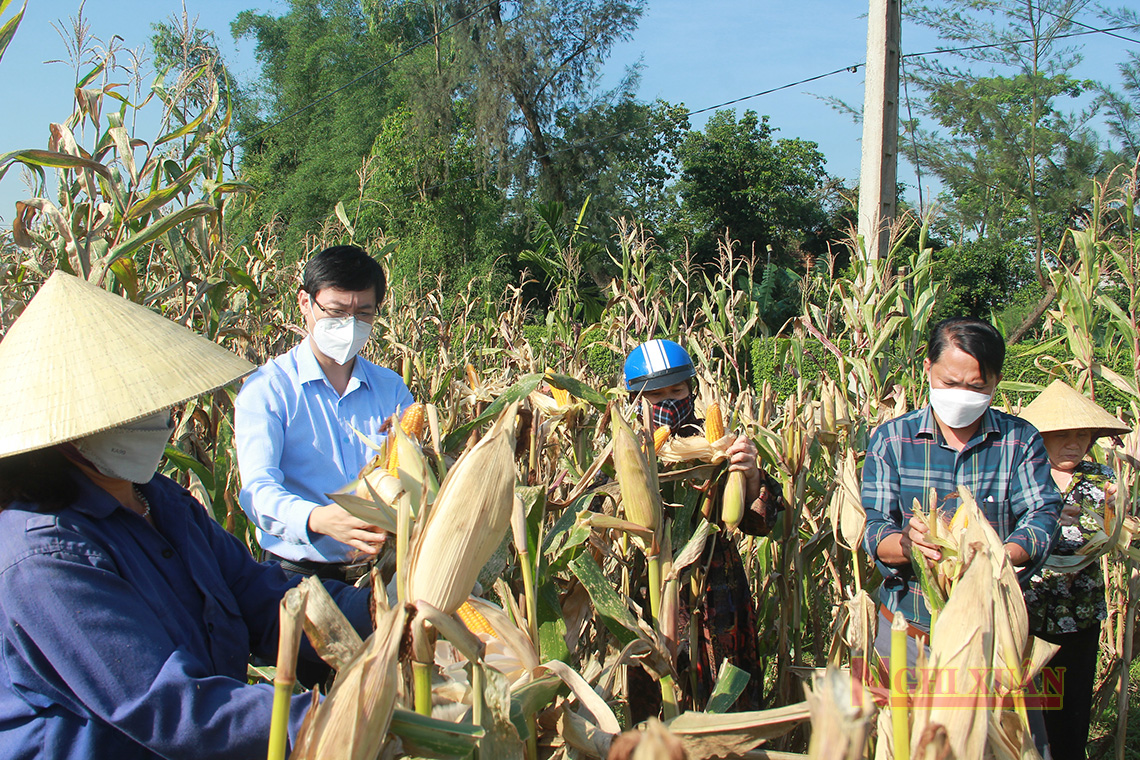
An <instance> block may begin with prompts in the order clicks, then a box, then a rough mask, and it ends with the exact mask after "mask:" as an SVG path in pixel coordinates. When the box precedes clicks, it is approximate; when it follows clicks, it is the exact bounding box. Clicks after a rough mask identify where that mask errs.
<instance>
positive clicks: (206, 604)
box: [0, 272, 370, 760]
mask: <svg viewBox="0 0 1140 760" xmlns="http://www.w3.org/2000/svg"><path fill="white" fill-rule="evenodd" d="M252 370H253V365H251V364H250V363H249V362H246V361H245V360H243V359H240V358H238V357H237V356H235V355H234V354H231V353H230V352H228V351H226V350H225V349H223V348H221V347H220V346H218V345H216V344H214V343H211V342H210V341H208V340H206V339H204V338H202V337H200V336H198V335H195V334H194V333H192V332H191V331H189V330H187V329H186V328H184V327H182V326H180V325H177V324H175V323H174V322H171V321H170V320H167V319H165V318H163V317H161V316H159V315H157V314H155V313H153V312H151V311H149V310H148V309H145V308H143V307H141V306H138V305H137V304H134V303H131V302H129V301H127V300H125V299H123V298H120V297H118V296H115V295H112V294H110V293H108V292H106V291H104V290H102V289H100V288H96V287H94V286H92V285H89V284H88V283H86V282H83V281H81V280H79V279H76V278H75V277H71V276H70V275H65V274H62V273H59V272H57V273H56V274H54V275H52V277H51V279H49V280H48V282H47V283H46V284H45V285H44V286H43V287H42V288H41V289H40V291H39V292H38V293H37V294H36V296H35V298H33V299H32V301H31V303H29V304H28V306H27V308H26V309H25V311H24V313H23V314H22V315H21V316H20V318H19V319H18V320H17V321H16V323H15V324H13V325H12V327H11V328H10V329H9V331H8V333H7V335H5V336H4V339H3V341H2V342H0V387H2V388H3V389H4V392H3V394H0V419H3V423H2V426H0V656H2V660H3V664H4V665H3V667H0V746H3V747H4V751H3V752H2V753H0V754H3V755H4V756H5V757H8V758H31V757H51V758H77V759H78V758H115V759H116V760H119V759H120V758H158V757H167V758H169V757H234V758H249V757H256V756H262V755H264V753H265V751H266V743H267V740H268V735H269V725H270V713H271V705H272V702H273V689H272V688H271V687H268V686H264V685H258V686H251V685H249V684H248V683H247V681H246V663H247V660H248V658H249V655H250V650H251V649H253V650H254V651H255V652H256V653H258V654H260V655H262V656H268V657H272V656H274V653H275V650H276V646H277V638H278V614H279V613H278V605H279V603H280V600H281V598H282V596H283V595H284V593H285V592H286V591H287V590H288V589H289V588H291V587H292V586H294V585H296V583H297V580H296V579H294V580H292V581H290V580H288V579H287V578H286V576H285V574H284V573H283V571H281V569H280V568H279V567H277V566H276V565H259V564H258V563H256V562H255V561H254V560H253V558H252V557H251V556H250V554H249V552H248V551H247V549H246V547H245V546H244V545H243V544H242V543H241V542H240V541H238V540H237V539H236V538H234V537H233V536H231V535H230V534H228V533H226V532H225V530H223V529H222V528H221V527H220V526H219V525H217V523H215V522H214V521H213V520H212V519H211V517H210V515H209V513H208V512H207V511H206V509H204V508H203V507H202V505H201V504H199V503H198V502H197V501H195V500H194V498H193V497H192V496H191V495H190V494H189V493H188V492H187V491H186V490H184V489H183V488H181V487H180V486H178V485H177V484H176V483H174V482H173V481H172V480H169V479H168V478H165V477H163V476H161V475H156V474H155V468H156V467H157V465H158V463H159V460H160V458H161V457H162V454H163V451H164V449H165V446H166V442H167V441H168V440H169V438H170V436H171V432H172V425H171V418H170V407H171V406H173V405H175V404H179V403H182V402H184V401H187V400H188V399H191V398H193V397H195V396H198V395H200V394H203V393H207V392H209V391H212V390H214V389H216V388H219V387H221V386H223V385H226V384H228V383H231V382H234V381H235V380H238V379H239V378H241V377H242V376H244V375H245V374H247V373H248V372H250V371H252ZM328 586H329V589H330V591H331V592H332V593H333V596H334V599H336V601H337V603H338V604H339V605H340V606H341V608H342V609H343V610H344V611H345V613H346V614H347V615H348V616H349V618H350V620H352V622H353V623H354V625H356V626H357V627H358V628H359V629H360V630H361V631H362V632H367V631H368V630H369V629H370V618H369V615H368V593H367V592H366V591H364V590H358V589H351V588H348V587H346V586H343V585H341V584H336V583H333V582H329V584H328ZM308 656H310V657H315V656H316V655H315V653H314V652H312V650H309V651H308ZM310 701H311V700H310V699H309V697H308V696H307V695H306V696H299V697H296V698H295V702H294V704H293V707H292V710H291V725H290V728H291V730H292V733H291V735H295V732H296V730H297V729H298V728H299V725H300V720H301V718H302V717H303V715H304V713H305V711H306V709H307V707H308V705H309V704H310Z"/></svg>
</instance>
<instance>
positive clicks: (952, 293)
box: [933, 238, 1036, 320]
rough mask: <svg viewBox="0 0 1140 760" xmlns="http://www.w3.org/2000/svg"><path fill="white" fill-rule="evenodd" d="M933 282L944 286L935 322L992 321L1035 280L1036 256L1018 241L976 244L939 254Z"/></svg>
mask: <svg viewBox="0 0 1140 760" xmlns="http://www.w3.org/2000/svg"><path fill="white" fill-rule="evenodd" d="M934 279H935V280H936V281H938V282H941V283H943V285H944V287H943V290H942V294H941V295H940V296H939V299H938V306H937V307H936V309H935V315H934V317H933V319H935V320H941V319H945V318H946V317H956V316H970V317H978V318H979V319H989V317H990V315H991V314H993V313H998V312H1001V311H1002V310H1003V309H1004V308H1005V307H1006V306H1007V305H1009V304H1010V303H1011V302H1012V301H1014V300H1015V299H1016V298H1017V297H1018V293H1020V292H1021V291H1022V289H1023V288H1024V287H1026V286H1027V285H1029V284H1030V283H1035V282H1036V281H1035V279H1034V276H1033V252H1032V250H1030V249H1029V248H1028V247H1026V246H1025V244H1023V243H1020V242H1016V241H1000V240H996V239H994V238H983V239H980V240H973V241H970V242H966V243H961V244H959V245H953V246H950V247H948V248H943V249H942V250H940V251H936V252H935V254H934Z"/></svg>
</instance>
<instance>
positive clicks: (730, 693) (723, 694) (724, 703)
mask: <svg viewBox="0 0 1140 760" xmlns="http://www.w3.org/2000/svg"><path fill="white" fill-rule="evenodd" d="M750 680H752V676H750V675H749V674H748V671H746V670H741V669H740V668H738V667H736V666H735V665H733V664H732V663H731V662H729V661H728V660H725V661H724V662H722V663H721V665H720V672H719V673H717V676H716V686H714V687H713V691H712V694H710V695H709V703H708V704H707V705H706V706H705V712H706V713H726V712H728V711H729V709H730V708H731V707H732V706H733V705H734V704H735V703H736V700H737V699H739V698H740V695H741V694H743V693H744V689H745V687H747V686H748V682H749V681H750Z"/></svg>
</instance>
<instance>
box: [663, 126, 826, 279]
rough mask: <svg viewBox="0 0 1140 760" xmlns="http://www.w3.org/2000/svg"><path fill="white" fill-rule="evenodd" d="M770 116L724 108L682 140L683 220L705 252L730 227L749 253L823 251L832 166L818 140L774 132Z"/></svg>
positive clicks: (780, 257)
mask: <svg viewBox="0 0 1140 760" xmlns="http://www.w3.org/2000/svg"><path fill="white" fill-rule="evenodd" d="M774 131H775V129H774V128H773V127H771V126H770V125H769V124H768V117H767V116H764V117H758V116H757V115H756V113H755V112H754V111H745V112H744V114H743V115H742V116H741V117H740V119H739V120H737V118H736V113H735V112H734V111H717V112H716V113H715V114H714V115H713V116H712V118H710V119H709V120H708V123H707V124H706V125H705V129H704V131H703V132H690V133H689V134H688V135H686V137H685V140H684V141H683V142H682V144H681V146H680V148H679V155H680V159H681V167H682V170H681V180H680V183H679V192H680V194H681V197H682V199H683V203H684V212H683V213H684V220H683V225H684V228H685V230H686V232H687V233H688V234H691V235H692V238H693V241H694V245H695V247H696V248H697V251H698V253H699V254H700V255H701V256H702V257H705V258H708V257H711V255H712V252H713V251H715V245H716V239H717V238H718V237H720V236H723V235H724V232H725V230H726V229H727V230H728V231H729V233H730V234H731V236H732V237H733V238H734V239H736V240H739V241H740V244H741V250H742V251H743V252H744V254H745V255H749V254H750V253H755V254H756V255H758V256H760V257H762V258H763V257H765V256H766V251H767V249H768V247H769V246H771V249H772V257H773V260H774V261H776V262H777V263H779V264H781V265H783V266H788V265H790V264H793V263H802V261H801V259H802V257H803V255H804V254H805V253H806V254H808V255H815V254H817V253H821V252H822V246H823V243H824V242H825V241H824V240H822V239H821V233H823V231H824V228H825V225H826V223H827V220H828V217H827V213H826V211H825V209H824V203H823V197H824V189H825V183H826V179H827V174H826V172H825V171H824V157H823V154H822V153H820V152H819V150H818V148H817V146H816V144H815V143H814V142H810V141H808V140H800V139H779V140H776V139H773V132H774Z"/></svg>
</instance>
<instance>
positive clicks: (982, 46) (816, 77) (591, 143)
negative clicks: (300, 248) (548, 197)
mask: <svg viewBox="0 0 1140 760" xmlns="http://www.w3.org/2000/svg"><path fill="white" fill-rule="evenodd" d="M495 2H497V0H491V2H488V3H486V4H485V5H482V6H480V7H479V8H476V9H475V10H473V11H472V12H471V13H469V14H467V15H466V16H463V17H462V18H460V19H457V20H456V21H454V22H452V23H451V24H449V25H447V26H446V27H444V28H442V29H440V30H439V31H437V32H435V33H434V34H432V35H430V36H428V37H425V38H424V39H422V40H420V41H419V42H417V43H415V44H414V45H412V46H410V47H409V48H407V49H405V50H402V51H401V52H399V53H397V54H396V55H394V56H392V57H391V58H389V59H388V60H386V61H384V62H383V63H380V64H379V65H377V66H375V67H373V68H371V69H369V70H368V71H366V72H364V73H362V74H360V75H359V76H357V77H356V78H354V79H352V80H351V81H349V82H346V83H345V84H343V85H341V86H340V87H338V88H336V89H335V90H332V91H330V92H328V93H326V94H325V95H322V96H321V97H320V98H317V99H316V100H314V101H312V102H310V103H308V104H306V105H304V106H302V107H301V108H298V109H296V110H294V111H292V112H290V113H288V114H286V115H285V116H283V117H281V118H280V119H277V120H276V121H274V122H272V123H271V124H268V125H266V126H265V127H263V128H262V129H260V130H258V131H257V132H255V133H253V134H251V135H249V136H247V137H245V138H243V139H241V140H239V141H236V142H235V143H233V144H232V145H231V149H233V148H237V147H240V146H242V145H244V144H246V143H248V142H249V141H250V140H253V139H254V138H256V137H259V136H260V135H262V134H265V133H266V132H268V131H270V130H272V129H275V128H276V127H278V126H280V125H281V124H284V123H285V122H287V121H289V120H290V119H293V118H295V117H296V116H299V115H300V114H302V113H305V112H306V111H309V110H311V109H313V108H315V107H316V106H318V105H320V104H321V103H323V102H325V101H327V100H329V99H330V98H332V97H333V96H335V95H337V94H339V93H340V92H343V91H344V90H346V89H348V88H350V87H352V86H353V85H355V84H357V83H359V82H361V81H362V80H364V79H366V78H368V77H370V76H372V75H373V74H375V73H376V72H378V71H380V70H381V69H383V68H384V67H386V66H390V65H391V64H392V63H394V62H395V61H396V60H398V59H400V58H402V57H404V56H406V55H409V54H411V53H412V52H414V51H415V50H417V49H419V48H421V47H423V46H424V45H427V44H429V43H431V42H433V41H434V40H436V39H438V38H439V37H440V36H441V35H442V34H444V33H445V32H448V31H450V30H452V29H454V28H455V27H457V26H458V25H460V24H462V23H463V22H465V21H468V20H470V19H471V18H474V17H475V16H477V15H478V14H480V13H483V12H484V11H486V10H488V9H489V8H491V7H492V6H493V5H494V4H495ZM1038 10H1042V9H1040V8H1039V9H1038ZM1046 12H1048V11H1046ZM1053 15H1056V14H1053ZM1073 23H1074V24H1075V25H1077V26H1081V27H1084V28H1085V31H1082V32H1072V33H1069V34H1063V35H1055V36H1054V37H1052V39H1067V38H1071V37H1082V36H1087V35H1091V34H1108V35H1110V36H1113V37H1119V38H1120V39H1122V40H1125V41H1128V42H1140V40H1134V39H1131V38H1128V37H1123V36H1121V35H1116V34H1113V33H1114V32H1117V31H1121V30H1125V29H1135V28H1136V25H1135V24H1123V25H1119V26H1113V27H1105V28H1101V29H1097V28H1093V27H1090V26H1089V25H1087V24H1082V23H1080V22H1076V21H1073ZM1033 41H1034V40H1033V38H1026V39H1019V40H1005V41H1002V42H994V43H985V44H979V45H965V46H960V47H955V48H935V49H934V50H928V51H923V52H918V53H905V54H901V55H900V56H899V57H900V66H902V61H903V60H905V59H907V58H921V57H926V56H931V55H940V54H946V53H962V52H970V51H975V50H986V49H993V48H1003V47H1009V46H1015V45H1022V44H1027V43H1030V42H1033ZM865 66H866V62H859V63H854V64H851V65H848V66H843V67H841V68H838V69H834V70H832V71H828V72H825V73H822V74H816V75H813V76H810V77H805V78H803V79H799V80H796V81H794V82H789V83H787V84H783V85H779V86H777V87H772V88H769V89H766V90H761V91H760V92H755V93H752V94H750V95H744V96H741V97H738V98H732V99H731V100H726V101H724V102H721V103H717V104H715V105H710V106H705V107H703V108H698V109H696V110H692V111H686V112H685V114H684V116H683V118H686V119H687V118H689V117H691V116H695V115H698V114H702V113H707V112H709V111H714V110H719V109H722V108H726V107H728V106H731V105H736V104H737V103H742V102H745V101H748V100H753V99H755V98H759V97H763V96H765V95H771V94H773V93H776V92H780V91H782V90H787V89H791V88H793V87H798V86H801V85H804V84H808V83H810V82H815V81H818V80H821V79H825V78H827V77H831V76H835V75H836V74H841V73H843V72H849V73H856V72H857V71H858V70H859V69H860V68H865ZM903 87H904V94H905V96H906V102H907V114H908V118H909V119H910V120H912V121H913V113H912V112H911V105H910V97H909V92H908V91H907V88H906V80H905V77H904V81H903ZM678 120H679V119H678ZM651 128H652V125H646V126H641V127H634V128H632V129H628V130H623V131H620V132H615V133H612V134H609V135H605V136H602V137H598V138H594V139H592V140H585V141H580V142H577V143H571V144H569V145H565V146H563V147H560V148H557V149H554V150H548V151H547V152H546V153H544V154H542V155H536V156H535V158H537V159H541V158H549V157H552V156H555V155H558V154H560V153H565V152H568V151H572V150H579V149H582V148H589V147H592V146H594V145H598V144H601V143H604V142H608V141H611V140H615V139H617V138H619V137H624V136H626V135H630V134H636V133H637V132H642V131H645V130H647V129H651ZM913 142H914V141H913V140H912V143H913ZM915 148H916V150H917V145H916V146H915ZM915 163H916V168H917V163H918V156H917V155H916V156H915ZM493 171H494V169H488V170H486V171H483V172H479V173H476V174H472V175H467V176H464V177H459V178H455V179H452V180H448V181H446V182H442V183H438V184H435V185H431V186H429V187H426V188H422V189H419V190H415V191H411V192H409V193H405V194H403V196H404V197H411V196H413V195H420V194H423V193H427V192H432V191H434V190H438V189H442V188H444V187H447V186H450V185H453V184H456V183H459V182H465V181H468V180H470V179H477V178H479V177H483V176H486V175H488V174H490V173H492V172H493ZM918 172H919V173H918V182H919V205H920V207H921V206H922V188H921V183H922V177H921V170H918Z"/></svg>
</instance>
